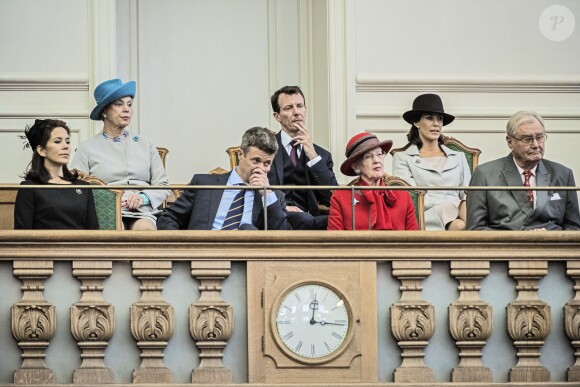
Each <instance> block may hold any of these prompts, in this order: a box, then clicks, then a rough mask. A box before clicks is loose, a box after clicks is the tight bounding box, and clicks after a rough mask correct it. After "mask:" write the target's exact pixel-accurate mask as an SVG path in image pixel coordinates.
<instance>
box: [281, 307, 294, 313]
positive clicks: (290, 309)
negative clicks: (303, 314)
mask: <svg viewBox="0 0 580 387" xmlns="http://www.w3.org/2000/svg"><path fill="white" fill-rule="evenodd" d="M282 308H285V309H288V310H289V311H290V312H292V308H289V307H287V306H286V305H282Z"/></svg>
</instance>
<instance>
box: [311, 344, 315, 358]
mask: <svg viewBox="0 0 580 387" xmlns="http://www.w3.org/2000/svg"><path fill="white" fill-rule="evenodd" d="M310 355H312V357H314V356H316V350H315V349H314V344H312V345H311V346H310Z"/></svg>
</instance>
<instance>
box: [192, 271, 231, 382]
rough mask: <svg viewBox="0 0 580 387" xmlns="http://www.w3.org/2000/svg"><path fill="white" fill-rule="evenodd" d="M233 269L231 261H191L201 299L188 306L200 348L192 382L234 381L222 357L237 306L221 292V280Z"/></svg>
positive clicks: (193, 332) (196, 342)
mask: <svg viewBox="0 0 580 387" xmlns="http://www.w3.org/2000/svg"><path fill="white" fill-rule="evenodd" d="M230 273H231V263H230V262H223V261H217V262H205V261H204V262H201V261H194V262H192V263H191V275H192V276H193V277H195V278H196V279H197V280H198V281H199V282H200V286H199V291H200V293H201V294H200V297H199V300H197V302H195V303H194V304H192V305H191V306H190V307H189V331H190V333H191V336H192V337H193V339H194V340H195V344H196V345H197V348H199V352H200V353H199V358H200V363H199V367H198V368H196V369H194V370H193V372H192V375H191V381H192V383H211V384H225V383H231V382H232V372H231V371H230V370H229V369H227V368H226V367H224V365H223V363H222V358H223V350H224V348H225V347H226V345H227V344H228V343H227V341H228V340H229V339H230V337H231V336H232V331H233V328H234V309H233V307H232V306H231V305H230V304H228V303H226V302H225V301H224V300H223V299H222V296H221V294H220V292H221V290H222V285H221V283H222V281H223V280H224V279H225V278H226V277H228V276H229V275H230Z"/></svg>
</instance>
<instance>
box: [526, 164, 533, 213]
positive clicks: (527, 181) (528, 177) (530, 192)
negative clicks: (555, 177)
mask: <svg viewBox="0 0 580 387" xmlns="http://www.w3.org/2000/svg"><path fill="white" fill-rule="evenodd" d="M530 177H532V171H524V187H529V186H530ZM527 193H528V200H529V202H530V206H531V207H532V208H534V191H530V190H528V191H527Z"/></svg>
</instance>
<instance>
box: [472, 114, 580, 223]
mask: <svg viewBox="0 0 580 387" xmlns="http://www.w3.org/2000/svg"><path fill="white" fill-rule="evenodd" d="M546 138H547V135H546V133H545V128H544V121H543V119H542V117H540V116H539V115H538V114H537V113H534V112H527V111H520V112H517V113H516V114H514V115H513V116H512V117H511V118H510V120H509V121H508V123H507V136H506V141H507V144H508V147H509V148H510V149H511V153H510V154H509V155H508V156H507V157H505V158H501V159H498V160H494V161H491V162H488V163H485V164H482V165H481V166H479V167H478V168H477V169H476V170H475V171H474V172H473V176H472V178H471V182H470V183H469V185H470V186H526V187H555V188H554V189H553V190H550V191H534V190H533V189H530V190H528V191H469V192H468V194H467V228H468V229H469V230H580V212H579V210H578V196H577V193H576V191H562V190H558V189H557V188H556V187H559V186H560V187H562V186H563V187H573V186H575V185H576V183H574V175H573V173H572V171H571V170H570V169H569V168H567V167H565V166H563V165H561V164H558V163H555V162H553V161H549V160H544V158H543V157H544V149H545V143H546Z"/></svg>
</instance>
